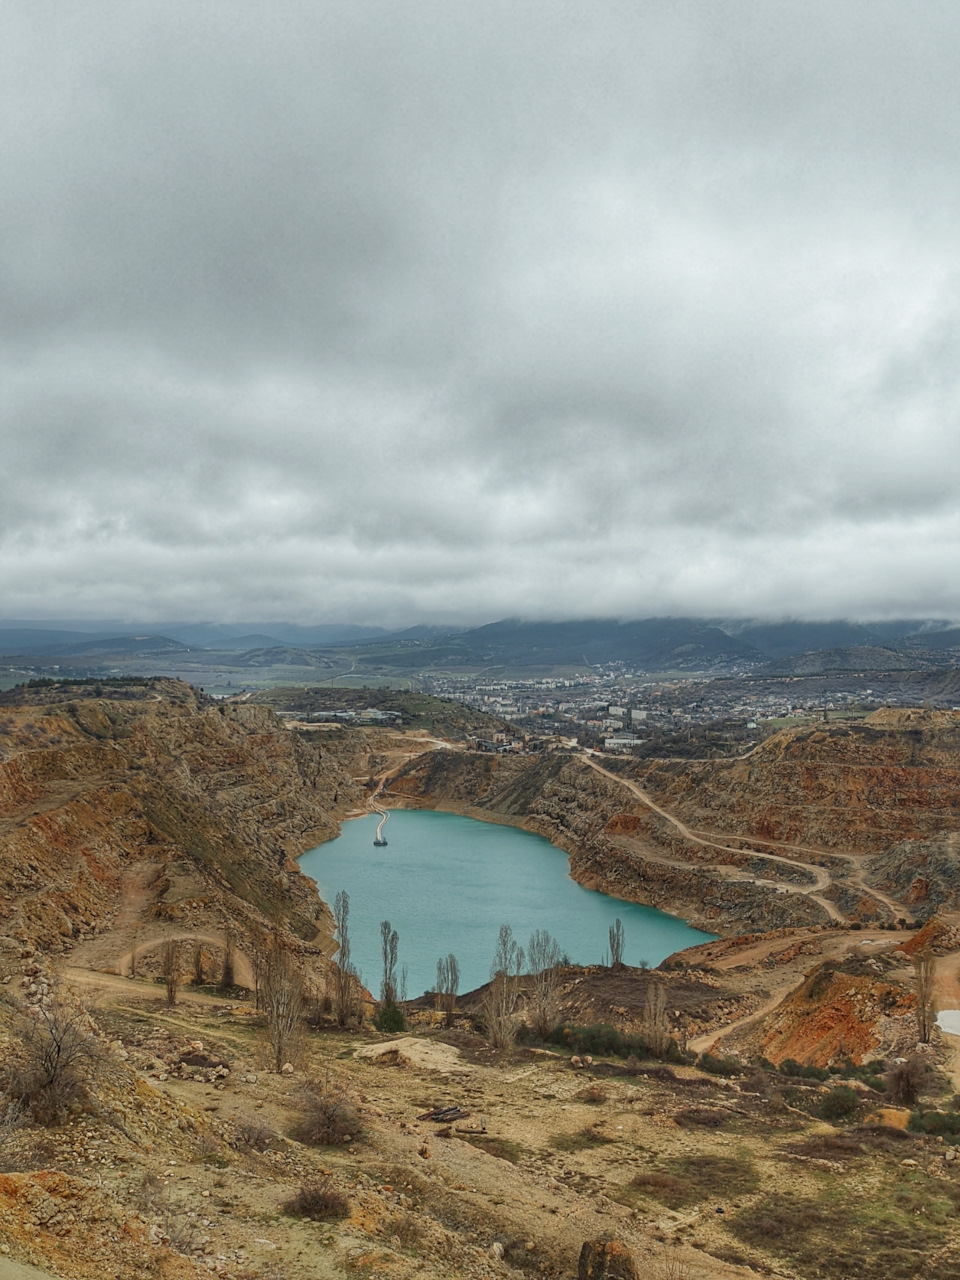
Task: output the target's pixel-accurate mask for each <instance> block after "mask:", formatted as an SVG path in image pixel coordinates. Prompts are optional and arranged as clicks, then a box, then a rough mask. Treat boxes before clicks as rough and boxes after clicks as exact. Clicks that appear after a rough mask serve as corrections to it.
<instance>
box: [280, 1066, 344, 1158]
mask: <svg viewBox="0 0 960 1280" xmlns="http://www.w3.org/2000/svg"><path fill="white" fill-rule="evenodd" d="M298 1103H299V1110H300V1115H299V1118H298V1119H297V1121H296V1123H295V1124H294V1126H293V1128H292V1130H291V1132H290V1136H291V1138H294V1139H296V1141H297V1142H303V1143H305V1144H306V1145H307V1146H311V1147H330V1146H335V1145H336V1144H338V1143H342V1142H346V1141H348V1140H349V1139H350V1138H353V1137H355V1136H356V1135H357V1133H358V1132H359V1128H360V1121H359V1117H358V1116H357V1111H356V1108H355V1107H354V1106H353V1104H352V1103H351V1101H350V1099H349V1097H348V1094H347V1090H346V1088H345V1087H344V1086H343V1085H342V1084H338V1083H336V1082H334V1081H333V1080H331V1079H330V1077H329V1076H328V1077H325V1078H324V1079H323V1080H309V1081H307V1083H306V1084H305V1085H304V1086H303V1088H302V1089H301V1090H300V1095H299V1098H298Z"/></svg>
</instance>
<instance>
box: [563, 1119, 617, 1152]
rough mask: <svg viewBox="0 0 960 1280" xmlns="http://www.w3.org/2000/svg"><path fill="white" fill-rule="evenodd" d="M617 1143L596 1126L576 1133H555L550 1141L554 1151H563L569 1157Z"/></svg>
mask: <svg viewBox="0 0 960 1280" xmlns="http://www.w3.org/2000/svg"><path fill="white" fill-rule="evenodd" d="M613 1142H616V1138H611V1137H610V1136H609V1135H608V1134H605V1133H601V1132H600V1130H599V1129H597V1128H596V1126H595V1125H588V1126H587V1127H586V1128H585V1129H579V1130H578V1131H577V1132H576V1133H555V1134H554V1135H553V1137H552V1138H551V1139H550V1146H551V1147H553V1149H554V1151H563V1152H566V1153H567V1154H568V1155H569V1154H573V1153H574V1152H577V1151H588V1150H589V1149H590V1148H591V1147H605V1146H609V1145H610V1144H611V1143H613Z"/></svg>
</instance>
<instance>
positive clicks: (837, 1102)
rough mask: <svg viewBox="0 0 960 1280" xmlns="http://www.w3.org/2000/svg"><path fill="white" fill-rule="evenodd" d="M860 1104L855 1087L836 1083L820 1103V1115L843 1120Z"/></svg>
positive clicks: (825, 1117) (824, 1117)
mask: <svg viewBox="0 0 960 1280" xmlns="http://www.w3.org/2000/svg"><path fill="white" fill-rule="evenodd" d="M859 1104H860V1097H859V1095H858V1093H857V1091H856V1089H851V1088H850V1086H849V1085H848V1084H838V1085H837V1087H836V1088H835V1089H831V1090H830V1092H829V1093H828V1094H827V1096H826V1097H825V1098H824V1100H823V1101H822V1102H821V1103H820V1115H821V1117H822V1118H823V1119H824V1120H843V1119H845V1118H846V1117H847V1116H849V1115H852V1114H853V1112H854V1111H856V1109H857V1107H858V1106H859Z"/></svg>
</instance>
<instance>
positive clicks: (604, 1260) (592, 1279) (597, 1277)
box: [577, 1240, 640, 1280]
mask: <svg viewBox="0 0 960 1280" xmlns="http://www.w3.org/2000/svg"><path fill="white" fill-rule="evenodd" d="M577 1280H640V1272H639V1271H638V1270H637V1264H636V1263H635V1262H634V1260H633V1254H632V1253H631V1252H630V1250H629V1249H628V1248H627V1247H626V1245H623V1244H621V1243H620V1241H619V1240H585V1241H584V1242H583V1248H582V1249H581V1250H580V1266H579V1268H578V1270H577Z"/></svg>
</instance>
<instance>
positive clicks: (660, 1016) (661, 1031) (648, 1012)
mask: <svg viewBox="0 0 960 1280" xmlns="http://www.w3.org/2000/svg"><path fill="white" fill-rule="evenodd" d="M642 1025H643V1038H644V1040H646V1042H647V1044H648V1045H649V1046H650V1051H651V1053H653V1054H655V1055H656V1057H658V1058H662V1057H663V1055H664V1054H665V1053H666V1051H667V1046H668V1045H669V1043H670V1024H669V1022H668V1021H667V1001H666V997H665V995H664V991H663V983H662V982H656V981H654V982H651V983H650V984H649V986H648V987H647V996H646V999H645V1000H644V1003H643V1024H642Z"/></svg>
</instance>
